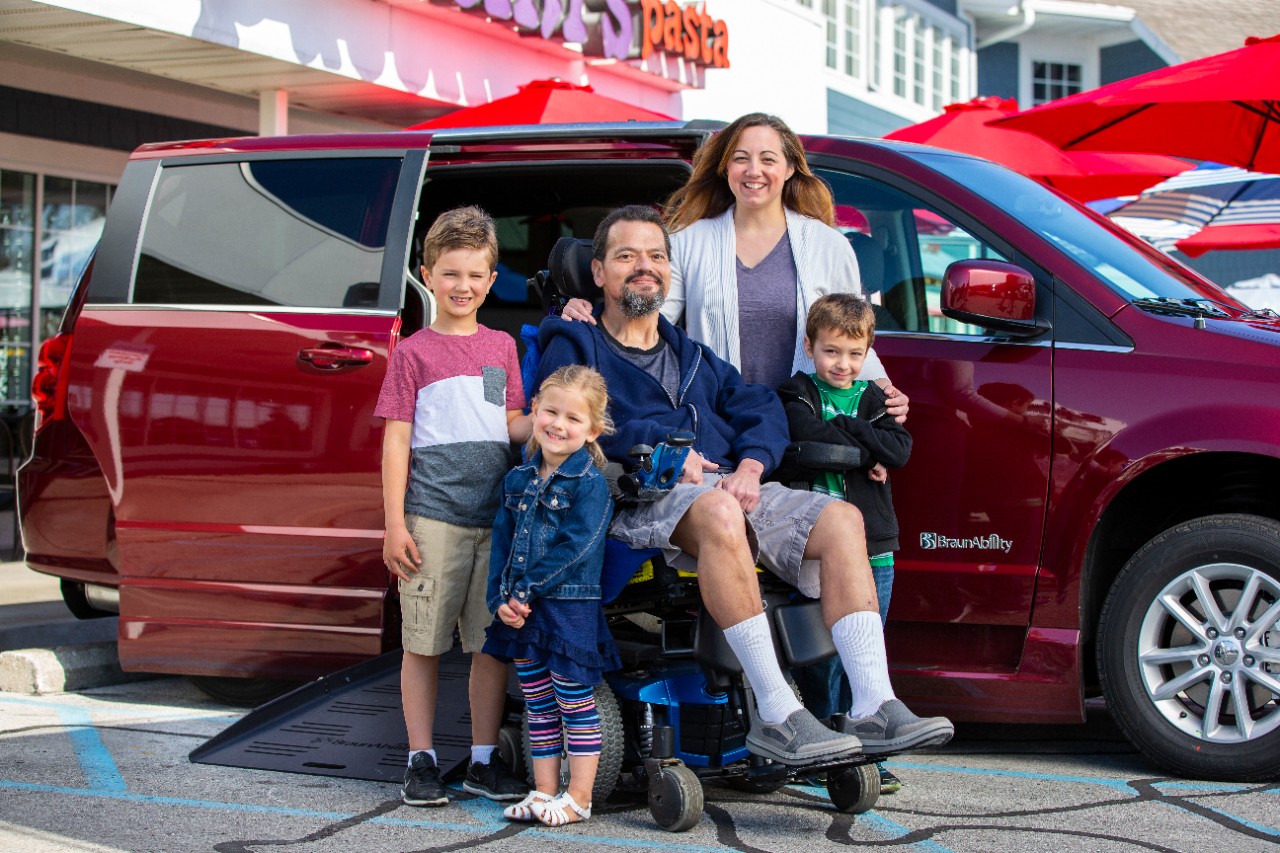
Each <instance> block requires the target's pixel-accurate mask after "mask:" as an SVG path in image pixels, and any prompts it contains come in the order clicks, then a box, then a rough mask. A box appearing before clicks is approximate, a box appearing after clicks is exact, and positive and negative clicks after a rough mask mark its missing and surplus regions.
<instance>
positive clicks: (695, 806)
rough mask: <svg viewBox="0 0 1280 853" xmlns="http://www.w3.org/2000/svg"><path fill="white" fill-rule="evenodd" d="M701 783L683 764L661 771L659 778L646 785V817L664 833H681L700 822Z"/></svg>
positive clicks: (701, 803)
mask: <svg viewBox="0 0 1280 853" xmlns="http://www.w3.org/2000/svg"><path fill="white" fill-rule="evenodd" d="M702 805H703V801H702V782H700V781H699V780H698V774H696V773H694V772H693V771H692V770H690V769H689V768H688V767H685V766H684V765H683V764H674V765H672V766H670V767H664V768H662V776H661V778H660V779H659V780H658V782H657V784H656V785H654V784H653V783H652V781H651V782H650V785H649V814H651V815H653V822H654V823H656V824H657V825H658V826H660V827H662V828H663V829H665V830H667V831H668V832H685V831H687V830H690V829H693V828H694V827H695V826H697V824H698V821H699V820H700V819H701V818H702Z"/></svg>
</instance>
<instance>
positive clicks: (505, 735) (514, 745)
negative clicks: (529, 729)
mask: <svg viewBox="0 0 1280 853" xmlns="http://www.w3.org/2000/svg"><path fill="white" fill-rule="evenodd" d="M523 741H524V727H523V726H517V725H516V724H515V723H508V724H506V725H504V726H503V727H502V728H500V729H498V754H499V755H501V756H502V760H503V761H505V762H507V767H509V768H511V775H512V776H515V777H516V778H517V779H519V778H521V777H528V776H529V763H528V761H527V759H526V758H525V751H524V743H523Z"/></svg>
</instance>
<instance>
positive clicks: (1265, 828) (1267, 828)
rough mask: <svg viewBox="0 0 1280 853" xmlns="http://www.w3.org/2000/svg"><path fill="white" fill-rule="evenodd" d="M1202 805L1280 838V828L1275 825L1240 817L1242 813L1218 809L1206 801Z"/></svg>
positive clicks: (1257, 830) (1256, 830)
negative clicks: (1206, 803)
mask: <svg viewBox="0 0 1280 853" xmlns="http://www.w3.org/2000/svg"><path fill="white" fill-rule="evenodd" d="M1200 806H1201V807H1202V808H1205V809H1207V810H1209V811H1211V812H1213V813H1214V814H1219V815H1222V816H1223V817H1225V818H1228V819H1230V820H1234V821H1237V822H1238V823H1240V824H1242V825H1243V826H1247V827H1249V828H1250V829H1252V830H1254V831H1255V832H1260V833H1262V834H1263V835H1269V836H1271V837H1272V838H1277V839H1280V830H1277V829H1276V828H1275V827H1274V826H1267V825H1266V824H1261V823H1256V822H1254V821H1251V820H1249V819H1248V818H1243V817H1240V815H1236V814H1232V813H1231V812H1224V811H1223V810H1222V809H1216V808H1214V807H1213V806H1209V805H1205V804H1204V803H1201V804H1200Z"/></svg>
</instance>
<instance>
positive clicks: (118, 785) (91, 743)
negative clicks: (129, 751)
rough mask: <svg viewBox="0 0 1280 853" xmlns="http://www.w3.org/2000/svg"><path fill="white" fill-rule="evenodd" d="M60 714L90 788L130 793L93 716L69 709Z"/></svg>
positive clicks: (63, 709)
mask: <svg viewBox="0 0 1280 853" xmlns="http://www.w3.org/2000/svg"><path fill="white" fill-rule="evenodd" d="M57 713H58V720H59V721H61V723H62V725H63V726H65V727H66V729H67V737H69V738H71V746H72V749H73V750H75V754H76V760H77V761H79V762H80V768H81V769H82V770H83V771H84V778H85V782H86V783H87V784H88V786H89V787H90V788H93V789H96V790H101V791H125V790H127V789H128V786H127V785H125V781H124V778H123V777H121V775H120V771H119V769H117V767H116V762H115V759H114V758H112V757H111V753H110V752H108V751H107V747H106V744H104V743H103V742H102V738H101V737H99V736H98V730H97V729H96V728H95V727H94V724H93V720H92V719H90V717H89V714H88V713H87V712H86V711H84V710H83V709H81V708H66V707H64V708H58V709H57Z"/></svg>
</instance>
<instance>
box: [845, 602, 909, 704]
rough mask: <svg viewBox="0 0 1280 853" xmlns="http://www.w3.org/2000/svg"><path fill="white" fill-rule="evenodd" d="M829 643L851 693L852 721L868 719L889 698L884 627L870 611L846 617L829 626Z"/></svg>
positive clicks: (890, 688)
mask: <svg viewBox="0 0 1280 853" xmlns="http://www.w3.org/2000/svg"><path fill="white" fill-rule="evenodd" d="M831 639H832V640H833V641H835V644H836V650H837V651H839V652H840V662H841V663H843V664H844V671H845V672H846V673H847V674H848V676H849V687H851V688H852V689H853V707H852V708H850V709H849V716H850V717H851V718H852V719H855V720H857V719H860V718H862V717H869V716H871V715H872V714H874V713H875V712H876V711H878V710H880V706H881V705H882V704H884V703H885V702H888V701H889V700H890V699H893V698H895V697H894V695H893V686H892V685H890V684H889V661H888V659H887V658H886V657H885V652H884V626H883V625H881V624H880V614H879V613H877V612H875V611H874V610H861V611H858V612H857V613H850V614H849V615H848V616H845V617H844V618H843V619H841V620H840V621H839V622H837V623H836V624H834V625H832V626H831Z"/></svg>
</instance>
